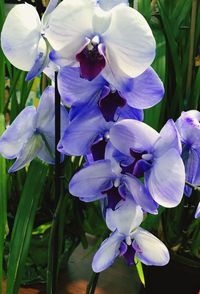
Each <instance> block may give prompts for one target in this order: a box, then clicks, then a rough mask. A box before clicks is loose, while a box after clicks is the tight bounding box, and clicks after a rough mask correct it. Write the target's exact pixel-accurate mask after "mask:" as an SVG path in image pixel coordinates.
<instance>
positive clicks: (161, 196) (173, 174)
mask: <svg viewBox="0 0 200 294" xmlns="http://www.w3.org/2000/svg"><path fill="white" fill-rule="evenodd" d="M184 185H185V168H184V164H183V161H182V159H181V157H180V154H179V152H178V151H177V150H176V149H173V148H172V149H169V150H168V151H167V152H165V154H164V155H162V156H161V157H159V158H157V159H155V160H154V163H153V167H152V168H151V171H150V176H149V179H148V183H147V186H148V188H149V191H150V193H151V195H152V198H153V199H154V200H155V201H156V202H157V203H158V204H160V205H162V206H164V207H175V206H177V205H178V204H179V203H180V201H181V199H182V196H183V190H184Z"/></svg>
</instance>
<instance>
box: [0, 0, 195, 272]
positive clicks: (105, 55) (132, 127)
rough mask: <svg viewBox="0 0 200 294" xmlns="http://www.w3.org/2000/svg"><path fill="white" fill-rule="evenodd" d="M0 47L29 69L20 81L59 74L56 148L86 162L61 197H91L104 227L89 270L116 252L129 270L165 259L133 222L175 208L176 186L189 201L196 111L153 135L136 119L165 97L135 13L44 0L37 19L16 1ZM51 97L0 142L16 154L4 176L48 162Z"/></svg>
mask: <svg viewBox="0 0 200 294" xmlns="http://www.w3.org/2000/svg"><path fill="white" fill-rule="evenodd" d="M20 16H22V17H20ZM13 25H15V30H13V29H12V28H13ZM1 44H2V49H3V51H4V53H5V55H6V57H7V58H8V59H9V61H10V62H11V63H12V64H14V65H15V66H16V67H18V68H20V69H22V70H26V71H28V74H27V77H26V79H27V80H30V79H32V78H34V77H35V76H37V75H38V74H40V73H41V72H45V73H46V74H47V75H48V76H49V77H50V78H51V79H52V81H53V79H54V75H53V72H54V71H58V88H59V92H60V95H61V99H62V105H61V114H62V115H61V122H62V123H61V125H62V127H61V140H60V142H59V144H58V146H56V147H57V148H58V150H59V151H60V152H61V153H62V154H63V156H64V155H67V156H70V155H77V156H84V158H85V163H84V166H83V168H82V169H81V170H80V171H78V172H77V173H75V174H74V176H73V177H72V179H71V181H70V184H69V191H70V193H71V194H72V195H73V196H76V197H79V198H80V200H82V201H85V202H90V201H95V200H99V201H100V202H101V207H102V215H103V217H105V221H106V224H107V226H108V228H109V229H110V230H111V231H112V233H111V235H110V236H109V238H108V239H106V240H105V241H104V242H103V243H102V245H101V247H100V249H99V250H98V251H97V253H96V254H95V256H94V259H93V265H92V266H93V270H94V271H95V272H100V271H102V270H104V269H106V268H107V267H109V266H110V265H111V264H112V263H113V262H114V260H115V258H116V257H117V256H123V257H124V258H125V260H126V261H127V263H128V264H129V265H131V264H134V257H137V258H139V259H140V260H141V261H142V262H143V263H144V264H147V265H165V264H166V263H168V261H169V253H168V250H167V248H166V246H165V245H164V244H163V243H162V242H161V241H160V240H159V239H157V238H156V237H155V236H153V235H152V234H151V233H149V232H148V231H146V230H144V229H143V228H141V227H139V226H140V224H141V223H142V221H143V217H144V215H145V214H146V213H151V214H157V213H158V207H159V205H161V206H163V207H168V208H170V207H175V206H177V205H178V204H179V203H180V201H181V199H182V196H183V193H184V190H185V194H186V195H187V196H190V194H191V187H190V186H188V185H185V183H187V182H188V183H190V184H192V185H199V184H200V169H199V165H200V143H199V142H200V140H199V138H200V127H199V120H200V113H199V112H198V111H194V110H192V111H188V112H184V113H182V114H181V117H180V118H179V119H178V120H177V121H176V122H174V121H173V120H172V119H169V120H168V121H167V122H166V124H165V125H164V127H163V128H162V129H161V131H160V132H159V133H158V132H157V131H156V130H154V129H153V128H151V127H150V126H148V125H147V124H145V123H144V122H143V118H144V115H143V110H144V109H147V108H150V107H152V106H154V105H155V104H157V103H158V102H160V101H161V99H162V98H163V95H164V88H163V84H162V82H161V80H160V79H159V77H158V75H157V74H156V72H155V71H154V70H153V68H152V67H150V65H151V63H152V61H153V59H154V57H155V49H156V44H155V40H154V37H153V34H152V32H151V29H150V27H149V25H148V24H147V22H146V20H145V19H144V18H143V16H142V15H141V14H140V13H139V12H137V11H136V10H134V9H133V8H130V7H129V6H128V2H127V1H123V0H99V1H92V0H76V1H70V0H64V1H62V2H61V3H60V4H59V5H57V0H51V1H50V3H49V6H48V8H47V10H46V12H45V13H44V15H43V17H42V20H41V21H40V19H39V17H38V15H37V12H36V10H35V9H34V8H33V7H32V6H31V5H29V4H21V5H17V6H16V7H14V8H13V9H12V10H11V12H10V13H9V15H8V17H7V19H6V21H5V24H4V27H3V30H2V35H1ZM54 100H55V98H54V88H53V87H48V88H47V89H46V90H45V91H44V93H43V95H42V97H41V100H40V104H39V107H38V109H37V110H35V108H34V107H26V108H25V109H24V110H23V111H22V112H21V113H20V114H19V116H18V117H17V118H16V119H15V121H14V122H13V123H12V125H11V126H10V127H8V129H7V130H6V131H5V133H4V134H3V136H2V137H1V139H0V152H1V154H2V155H3V156H4V157H6V158H8V159H13V158H17V160H16V161H15V163H14V165H13V166H12V168H11V169H10V172H14V171H16V170H19V169H20V168H23V167H24V166H25V165H26V164H27V163H29V162H30V161H31V160H32V159H33V158H34V157H36V156H37V157H39V158H40V159H42V160H44V161H46V162H48V163H53V162H54V152H55V146H54V141H55V129H54V120H55V112H54ZM66 109H68V111H67V110H66ZM199 210H200V207H199V208H198V209H197V212H196V215H195V216H196V217H198V216H199V214H200V212H199Z"/></svg>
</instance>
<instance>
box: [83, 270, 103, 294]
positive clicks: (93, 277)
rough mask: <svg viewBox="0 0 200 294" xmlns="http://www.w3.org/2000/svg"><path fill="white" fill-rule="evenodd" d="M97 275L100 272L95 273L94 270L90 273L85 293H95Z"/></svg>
mask: <svg viewBox="0 0 200 294" xmlns="http://www.w3.org/2000/svg"><path fill="white" fill-rule="evenodd" d="M99 275H100V273H95V272H93V273H92V275H91V278H90V281H89V284H88V286H87V289H86V294H94V293H95V290H96V287H97V283H98V279H99Z"/></svg>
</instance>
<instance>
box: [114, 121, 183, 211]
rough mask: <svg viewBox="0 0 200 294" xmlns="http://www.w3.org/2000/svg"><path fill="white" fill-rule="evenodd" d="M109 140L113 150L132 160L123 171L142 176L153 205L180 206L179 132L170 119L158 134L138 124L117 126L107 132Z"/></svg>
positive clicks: (181, 172)
mask: <svg viewBox="0 0 200 294" xmlns="http://www.w3.org/2000/svg"><path fill="white" fill-rule="evenodd" d="M110 140H111V143H112V144H113V145H114V147H115V148H116V149H118V150H119V151H120V152H121V153H123V154H125V155H127V156H129V157H131V158H132V163H131V164H130V165H128V166H124V168H125V169H126V170H128V171H129V173H131V174H132V175H134V176H136V177H141V176H144V179H145V185H146V187H147V189H148V190H149V192H150V194H151V196H152V197H153V199H154V200H155V202H157V203H158V204H160V205H162V206H164V207H174V206H176V205H178V204H179V203H180V201H181V199H182V196H183V190H184V184H185V170H184V164H183V161H182V159H181V156H180V153H181V143H180V139H179V135H178V131H177V129H176V127H175V124H174V122H173V121H172V120H171V119H170V120H168V122H167V123H166V124H165V126H164V127H163V128H162V130H161V132H160V134H159V133H157V132H156V131H155V130H154V129H152V128H151V127H150V126H148V125H146V124H145V123H143V122H140V121H136V120H130V119H126V120H123V121H121V122H117V123H116V124H115V125H113V126H112V127H111V129H110Z"/></svg>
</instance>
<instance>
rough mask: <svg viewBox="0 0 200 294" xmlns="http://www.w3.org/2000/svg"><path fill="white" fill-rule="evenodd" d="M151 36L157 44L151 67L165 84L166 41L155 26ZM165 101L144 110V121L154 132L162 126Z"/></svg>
mask: <svg viewBox="0 0 200 294" xmlns="http://www.w3.org/2000/svg"><path fill="white" fill-rule="evenodd" d="M153 34H154V37H155V40H156V44H157V50H156V58H155V60H154V62H153V64H152V67H153V68H154V70H155V71H156V72H157V74H158V75H159V77H160V79H161V80H162V82H163V83H164V84H165V79H166V41H165V36H164V34H163V32H162V30H161V29H160V28H159V27H158V26H155V24H154V27H153ZM165 105H166V101H165V98H163V100H162V101H161V102H160V103H158V104H157V105H155V106H154V107H151V108H150V109H147V110H145V112H144V114H145V116H144V121H145V123H147V124H148V125H150V126H151V127H153V128H154V129H156V130H160V128H161V126H162V121H161V117H163V115H162V112H163V109H164V108H165Z"/></svg>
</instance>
